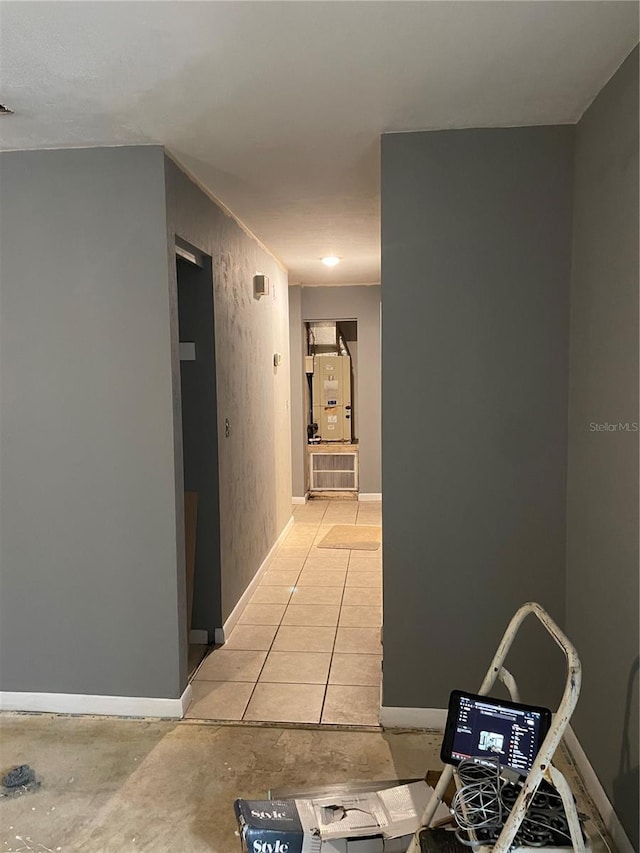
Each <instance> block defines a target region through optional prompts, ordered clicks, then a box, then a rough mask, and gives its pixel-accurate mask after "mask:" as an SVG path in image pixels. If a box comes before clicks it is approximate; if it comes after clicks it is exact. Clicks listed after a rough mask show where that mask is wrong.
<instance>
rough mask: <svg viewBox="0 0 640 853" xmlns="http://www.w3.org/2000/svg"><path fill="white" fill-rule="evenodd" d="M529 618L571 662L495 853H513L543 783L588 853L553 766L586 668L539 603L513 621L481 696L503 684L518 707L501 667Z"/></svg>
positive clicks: (424, 823)
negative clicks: (554, 794) (556, 796)
mask: <svg viewBox="0 0 640 853" xmlns="http://www.w3.org/2000/svg"><path fill="white" fill-rule="evenodd" d="M530 613H532V614H533V615H534V616H536V617H537V618H538V619H539V621H540V622H541V623H542V625H543V626H544V628H545V629H546V630H547V631H548V633H549V634H550V635H551V636H552V637H553V639H554V640H555V642H556V643H557V644H558V646H560V648H561V649H562V651H563V653H564V655H565V657H566V660H567V681H566V684H565V688H564V693H563V694H562V699H561V701H560V704H559V705H558V709H557V711H556V712H555V714H554V718H553V722H552V724H551V726H550V728H549V731H548V732H547V736H546V737H545V739H544V741H543V743H542V746H541V747H540V750H539V752H538V754H537V756H536V758H535V761H534V763H533V767H532V768H531V771H530V772H529V775H528V776H527V778H526V780H525V782H524V784H523V786H522V789H521V791H520V794H519V795H518V798H517V799H516V801H515V803H514V805H513V808H512V809H511V812H510V814H509V817H508V818H507V820H506V822H505V824H504V826H503V827H502V832H501V833H500V835H499V836H498V840H497V841H496V843H495V844H494V846H493V853H507V851H508V850H510V849H511V846H512V843H513V839H514V838H515V836H516V833H517V832H518V830H519V829H520V824H521V823H522V821H523V819H524V816H525V814H526V812H527V808H528V805H529V803H530V801H531V799H532V798H533V796H534V794H535V792H536V791H537V789H538V785H539V784H540V782H541V780H542V779H543V778H544V779H546V780H547V781H548V782H550V783H551V784H552V785H554V786H555V788H556V790H557V791H558V793H559V794H560V796H561V798H562V803H563V805H564V810H565V814H566V817H567V823H568V825H569V832H570V835H571V843H572V846H573V849H574V850H575V851H577V853H585V844H584V839H583V836H582V830H581V827H580V821H579V819H578V812H577V810H576V805H575V802H574V799H573V795H572V793H571V789H570V788H569V785H568V783H567V780H566V779H565V778H564V776H563V775H562V773H561V772H560V771H559V770H558V769H557V768H556V767H554V765H553V763H552V759H553V756H554V754H555V751H556V749H557V747H558V745H559V743H560V741H561V740H562V736H563V734H564V731H565V729H566V727H567V725H568V724H569V720H570V719H571V715H572V714H573V710H574V708H575V707H576V704H577V702H578V696H579V695H580V683H581V680H582V666H581V664H580V658H579V657H578V653H577V652H576V650H575V648H574V646H573V645H572V643H571V642H570V641H569V640H568V638H567V637H566V636H565V634H564V633H563V632H562V631H561V630H560V628H559V627H558V626H557V625H556V623H555V622H554V621H553V619H552V618H551V617H550V616H549V614H548V613H547V611H546V610H545V609H544V608H543V607H541V606H540V605H539V604H536V603H535V602H528V603H527V604H523V605H522V607H521V608H520V609H519V610H518V611H517V613H516V614H515V616H514V617H513V618H512V620H511V622H509V625H508V626H507V629H506V631H505V632H504V635H503V637H502V640H501V642H500V645H499V646H498V650H497V651H496V653H495V655H494V658H493V660H492V661H491V665H490V666H489V669H488V670H487V674H486V675H485V677H484V681H483V682H482V685H481V687H480V690H479V691H478V693H479V694H480V695H481V696H486V695H487V694H488V693H489V691H490V690H491V688H492V687H493V686H494V684H495V683H496V681H497V680H500V681H502V682H503V684H504V685H505V686H506V688H507V690H508V691H509V694H510V695H511V698H512V699H513V701H514V702H519V701H520V697H519V692H518V686H517V684H516V681H515V679H514V677H513V675H512V674H511V673H510V672H509V670H508V669H506V668H505V667H504V666H503V663H504V660H505V658H506V657H507V654H508V652H509V649H510V648H511V646H512V644H513V641H514V640H515V638H516V635H517V633H518V631H519V629H520V626H521V625H522V623H523V622H524V620H525V619H526V617H527V616H529V614H530ZM453 773H454V768H453V767H452V766H451V765H447V766H446V767H445V769H444V770H443V772H442V775H441V776H440V779H439V781H438V784H437V785H436V789H435V794H434V796H433V797H432V798H431V800H430V801H429V803H428V805H427V807H426V809H425V811H424V814H423V815H422V820H421V822H420V826H419V827H418V829H417V830H416V833H415V835H414V836H413V838H412V840H411V844H410V845H409V847H408V849H407V853H420V833H421V832H422V831H423V830H424V829H427V828H428V827H430V826H431V821H432V820H433V816H434V814H435V812H436V809H437V807H438V806H439V805H440V803H441V802H442V798H443V796H444V792H445V791H446V789H447V787H448V785H449V782H450V781H451V778H452V777H453Z"/></svg>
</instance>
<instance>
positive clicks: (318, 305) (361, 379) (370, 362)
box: [290, 285, 382, 495]
mask: <svg viewBox="0 0 640 853" xmlns="http://www.w3.org/2000/svg"><path fill="white" fill-rule="evenodd" d="M290 290H292V291H296V290H299V291H300V292H301V296H300V315H299V316H297V317H294V316H293V315H292V320H291V322H292V325H294V324H295V325H297V324H299V325H300V327H301V326H302V323H304V322H305V321H308V320H334V319H335V320H341V319H344V320H357V321H358V376H357V380H356V381H357V384H358V388H357V397H358V401H359V413H358V430H359V435H358V438H359V439H360V448H359V465H360V491H361V492H364V493H369V494H371V493H374V494H375V493H379V492H381V491H382V488H381V474H380V467H381V452H380V288H379V287H378V286H377V285H372V286H355V287H353V286H349V287H295V288H290ZM297 299H298V296H297V295H295V296H291V297H290V300H297ZM292 304H297V302H295V303H294V302H292ZM292 334H293V333H292ZM303 352H304V348H303ZM291 367H292V388H293V387H294V385H295V387H298V386H299V385H300V387H304V386H302V385H301V382H302V381H303V380H304V377H303V363H302V358H300V359H299V360H298V362H297V363H296V361H292V365H291ZM292 403H293V400H292ZM299 405H300V407H303V403H302V402H300V403H299ZM292 412H293V419H294V423H295V419H296V417H297V413H296V411H295V409H292ZM304 423H305V424H306V419H305V420H304ZM292 436H293V445H292V457H293V458H294V460H296V461H295V462H294V471H295V472H296V475H297V476H298V477H299V476H300V472H301V467H302V464H304V462H305V461H306V455H305V454H306V447H305V444H306V432H304V431H303V433H302V443H301V444H300V443H297V442H296V435H295V431H292ZM299 438H300V431H298V439H299ZM301 460H302V461H301ZM298 490H300V491H298ZM305 491H306V489H305V487H304V482H302V481H296V480H294V481H293V494H294V495H303V494H304V493H305Z"/></svg>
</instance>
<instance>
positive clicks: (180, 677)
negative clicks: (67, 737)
mask: <svg viewBox="0 0 640 853" xmlns="http://www.w3.org/2000/svg"><path fill="white" fill-rule="evenodd" d="M0 182H1V197H2V210H1V211H0V240H1V250H0V305H1V315H0V371H1V372H0V380H1V391H2V401H1V409H0V415H1V430H2V431H1V434H0V463H1V466H2V478H1V480H0V522H1V525H2V529H1V536H0V542H1V545H0V549H1V550H0V566H1V569H2V589H1V593H2V594H1V596H0V630H1V634H0V638H1V642H0V678H1V683H0V686H1V689H2V690H7V691H36V692H54V693H96V694H106V695H133V696H164V697H175V696H178V695H179V694H180V691H181V689H182V687H183V686H184V677H185V676H184V668H183V660H182V658H181V654H180V650H179V642H178V638H179V636H180V634H181V633H182V632H183V631H184V619H183V615H182V613H181V612H179V609H178V606H177V588H176V525H175V515H176V507H175V491H174V463H173V425H172V416H171V412H172V384H171V341H170V333H169V293H168V287H167V231H166V221H165V195H164V157H163V152H162V150H161V149H160V148H156V147H138V148H126V147H125V148H103V149H89V150H66V151H31V152H10V153H3V154H0Z"/></svg>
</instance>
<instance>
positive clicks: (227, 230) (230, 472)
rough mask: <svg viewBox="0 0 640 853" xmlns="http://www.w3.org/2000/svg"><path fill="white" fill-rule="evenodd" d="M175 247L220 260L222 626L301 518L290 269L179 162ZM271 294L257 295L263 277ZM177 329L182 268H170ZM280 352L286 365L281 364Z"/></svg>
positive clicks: (172, 187) (216, 281) (173, 189)
mask: <svg viewBox="0 0 640 853" xmlns="http://www.w3.org/2000/svg"><path fill="white" fill-rule="evenodd" d="M165 176H166V193H167V228H168V240H169V248H170V251H171V247H172V245H173V240H174V236H175V235H178V236H179V237H181V238H182V239H184V240H186V241H188V242H189V243H190V244H192V245H193V246H195V247H197V248H198V249H200V250H201V251H203V252H205V253H206V254H208V255H210V256H211V258H212V263H213V288H214V315H215V337H216V362H217V363H216V379H217V388H218V445H219V460H220V461H219V469H220V528H221V547H220V552H221V567H220V570H221V590H222V593H221V599H220V601H219V603H218V613H219V621H218V622H217V624H216V625H215V626H214V625H212V626H211V627H212V628H213V627H220V625H222V623H223V622H224V620H225V619H226V618H227V617H228V616H229V614H230V613H231V611H232V610H233V608H234V606H235V605H236V603H237V602H238V600H239V598H240V596H241V595H242V593H243V592H244V590H245V589H246V587H247V585H248V584H249V582H250V580H251V579H252V577H253V576H254V574H255V573H256V571H257V569H258V568H259V566H260V564H261V563H262V561H263V560H264V558H265V557H266V555H267V553H268V551H269V549H270V548H271V546H272V545H273V543H274V542H275V540H276V538H277V537H278V535H279V534H280V532H281V531H282V529H283V528H284V526H285V525H286V523H287V521H288V520H289V518H290V516H291V427H290V414H289V399H290V387H289V309H288V296H287V283H288V282H287V273H286V272H285V271H284V270H283V269H282V268H281V267H280V265H279V264H278V263H277V262H276V261H275V259H274V258H273V257H271V256H270V255H269V254H268V253H267V252H265V251H264V250H263V249H262V248H261V247H260V246H259V244H258V243H257V242H256V241H254V240H252V239H251V237H250V236H248V235H247V234H246V233H245V232H244V231H243V230H242V228H241V227H240V226H239V225H238V223H237V222H236V221H235V220H234V219H232V218H231V217H230V216H228V215H227V214H225V213H224V212H223V211H222V210H221V209H220V207H218V205H216V204H215V202H213V201H212V200H211V199H210V198H209V197H208V196H206V195H205V194H204V193H203V192H202V190H200V189H199V187H197V186H196V185H195V184H194V183H193V182H192V181H191V180H190V178H189V177H188V176H187V175H186V174H185V173H184V172H183V171H182V170H181V169H180V168H179V167H178V166H177V165H176V164H175V163H174V162H173V161H172V160H170V159H169V158H166V159H165ZM258 271H259V272H261V273H264V274H266V275H267V276H268V277H269V279H270V283H271V289H270V293H269V295H268V296H264V297H262V298H261V299H255V298H254V296H253V285H252V282H253V276H254V274H255V273H256V272H258ZM170 290H171V302H172V306H173V310H172V313H173V320H172V322H173V324H174V330H176V329H177V309H176V296H175V290H176V281H175V264H174V263H170ZM173 338H174V353H173V371H174V388H175V389H176V393H175V394H174V406H175V407H174V421H175V433H176V460H177V462H176V490H180V489H181V488H182V483H181V478H182V472H181V462H180V459H179V449H180V447H181V439H180V438H179V436H180V431H181V428H180V399H179V382H177V381H176V377H177V376H179V363H178V353H177V349H175V345H176V342H177V331H174V335H173ZM274 353H280V355H281V357H282V362H281V364H280V366H279V367H278V368H275V367H274V365H273V356H274ZM227 419H228V421H229V424H230V434H229V436H228V437H226V436H225V420H227Z"/></svg>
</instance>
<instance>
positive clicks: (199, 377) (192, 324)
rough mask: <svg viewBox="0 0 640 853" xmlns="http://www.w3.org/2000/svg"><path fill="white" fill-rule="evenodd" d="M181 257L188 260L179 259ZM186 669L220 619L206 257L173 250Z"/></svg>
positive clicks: (215, 437) (215, 432)
mask: <svg viewBox="0 0 640 853" xmlns="http://www.w3.org/2000/svg"><path fill="white" fill-rule="evenodd" d="M186 258H188V260H187V259H186ZM176 270H177V284H178V326H179V332H180V385H181V399H182V452H183V470H184V493H185V543H186V562H187V565H186V572H187V584H186V587H187V628H188V630H189V673H191V672H193V669H194V668H195V667H196V666H197V665H198V664H199V663H200V661H201V660H202V658H203V657H204V655H205V654H206V651H207V647H208V645H209V643H210V642H213V639H214V631H215V628H216V627H218V626H220V625H221V624H222V623H221V573H220V489H219V475H218V426H217V395H216V362H215V336H214V304H213V279H212V267H211V258H210V257H207V256H204V255H202V254H200V253H198V252H195V251H193V252H186V251H179V250H178V252H177V258H176Z"/></svg>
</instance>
